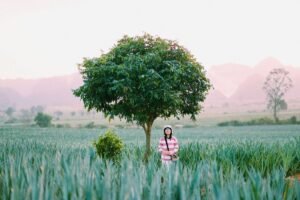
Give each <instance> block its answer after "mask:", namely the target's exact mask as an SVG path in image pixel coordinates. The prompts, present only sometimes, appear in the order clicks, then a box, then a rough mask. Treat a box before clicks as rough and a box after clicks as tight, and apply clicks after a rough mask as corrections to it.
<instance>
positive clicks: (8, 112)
mask: <svg viewBox="0 0 300 200" xmlns="http://www.w3.org/2000/svg"><path fill="white" fill-rule="evenodd" d="M14 112H16V110H15V108H13V107H8V108H7V109H6V110H5V114H6V115H7V116H8V117H12V115H13V113H14Z"/></svg>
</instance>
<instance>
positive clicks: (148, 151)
mask: <svg viewBox="0 0 300 200" xmlns="http://www.w3.org/2000/svg"><path fill="white" fill-rule="evenodd" d="M152 125H153V120H152V121H149V122H147V123H146V124H145V125H143V128H144V131H145V134H146V152H145V154H144V161H145V162H148V158H149V156H150V155H151V130H152Z"/></svg>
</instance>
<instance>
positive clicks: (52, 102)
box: [0, 57, 300, 109]
mask: <svg viewBox="0 0 300 200" xmlns="http://www.w3.org/2000/svg"><path fill="white" fill-rule="evenodd" d="M274 68H285V69H286V70H287V71H289V72H290V74H289V76H290V77H291V79H292V80H293V85H294V86H293V88H292V89H291V90H290V91H289V92H288V93H287V94H286V99H287V100H296V101H300V92H299V91H300V68H296V67H293V66H288V65H284V64H282V63H281V62H280V61H278V60H277V59H275V58H271V57H269V58H266V59H264V60H262V61H260V62H259V63H258V64H257V65H255V66H254V67H250V66H246V65H240V64H234V63H227V64H223V65H215V66H212V67H211V68H210V69H209V70H208V71H207V76H208V77H209V79H210V81H211V83H212V84H213V86H214V89H211V90H210V91H209V94H208V96H207V97H206V100H205V102H204V105H206V106H228V105H230V104H232V105H234V106H236V105H241V104H255V103H263V102H264V101H265V93H264V91H263V90H262V87H263V83H264V81H265V78H266V76H267V75H268V73H269V72H270V71H271V70H272V69H274ZM80 85H82V78H81V75H80V74H79V73H74V74H70V75H65V76H57V77H51V78H40V79H8V80H1V79H0V109H1V108H6V107H7V106H16V107H30V106H35V105H44V106H47V107H48V106H49V107H60V106H61V107H76V108H82V106H83V103H82V102H81V101H80V99H79V98H77V97H75V96H74V95H73V94H72V89H76V88H78V87H79V86H80Z"/></svg>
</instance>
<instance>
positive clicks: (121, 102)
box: [74, 34, 211, 126]
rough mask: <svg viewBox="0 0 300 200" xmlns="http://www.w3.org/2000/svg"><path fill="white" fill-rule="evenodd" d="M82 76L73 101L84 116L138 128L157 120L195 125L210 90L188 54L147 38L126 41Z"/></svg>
mask: <svg viewBox="0 0 300 200" xmlns="http://www.w3.org/2000/svg"><path fill="white" fill-rule="evenodd" d="M80 70H81V74H82V76H83V81H84V84H83V85H82V86H81V87H79V88H78V89H76V90H74V95H75V96H78V97H80V98H81V99H82V100H83V102H84V105H85V107H86V108H87V109H88V110H91V109H95V110H97V111H101V112H103V113H104V114H105V115H106V116H108V117H110V118H113V117H115V116H117V117H120V118H124V119H126V120H127V121H128V122H133V121H134V122H137V123H138V124H139V125H142V126H143V125H145V124H146V123H150V124H151V122H153V121H154V120H155V119H156V118H157V117H162V118H169V117H170V116H175V117H177V118H179V116H185V115H191V118H192V119H195V116H196V114H198V113H199V112H200V110H201V106H200V104H199V103H200V102H203V101H204V100H205V96H206V94H207V92H208V90H209V89H210V87H211V84H210V82H209V80H208V78H207V77H206V76H205V71H204V68H203V66H202V65H200V64H199V63H198V62H197V61H196V59H195V58H194V56H193V55H192V54H191V53H190V52H189V51H188V50H187V49H185V48H184V47H182V46H180V45H179V44H178V43H177V42H176V41H171V40H165V39H162V38H160V37H154V36H151V35H149V34H144V35H143V36H137V37H129V36H124V37H123V38H122V39H121V40H119V41H118V43H117V44H116V45H115V46H114V47H113V48H112V49H111V50H110V51H109V52H108V53H105V54H102V55H101V56H100V57H96V58H91V59H87V58H85V59H84V61H83V63H82V64H81V65H80Z"/></svg>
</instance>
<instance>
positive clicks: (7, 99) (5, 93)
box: [0, 87, 24, 108]
mask: <svg viewBox="0 0 300 200" xmlns="http://www.w3.org/2000/svg"><path fill="white" fill-rule="evenodd" d="M23 100H24V99H23V97H22V96H21V95H20V94H19V93H18V92H16V91H15V90H14V89H11V88H6V87H0V108H6V107H8V106H15V105H17V104H19V103H20V102H22V101H23Z"/></svg>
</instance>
